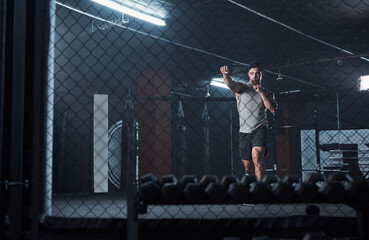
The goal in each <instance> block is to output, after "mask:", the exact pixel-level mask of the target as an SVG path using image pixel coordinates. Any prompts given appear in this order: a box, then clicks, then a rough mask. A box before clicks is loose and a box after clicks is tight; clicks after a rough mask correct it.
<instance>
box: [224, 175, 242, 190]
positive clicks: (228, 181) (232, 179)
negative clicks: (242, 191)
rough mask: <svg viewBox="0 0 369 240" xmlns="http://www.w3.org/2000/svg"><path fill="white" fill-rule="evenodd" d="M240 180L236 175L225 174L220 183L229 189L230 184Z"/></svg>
mask: <svg viewBox="0 0 369 240" xmlns="http://www.w3.org/2000/svg"><path fill="white" fill-rule="evenodd" d="M238 182H239V180H238V178H237V177H236V176H234V175H225V176H223V177H222V179H221V180H220V184H222V185H224V187H225V188H226V190H227V191H228V188H229V186H230V185H231V184H232V183H238Z"/></svg>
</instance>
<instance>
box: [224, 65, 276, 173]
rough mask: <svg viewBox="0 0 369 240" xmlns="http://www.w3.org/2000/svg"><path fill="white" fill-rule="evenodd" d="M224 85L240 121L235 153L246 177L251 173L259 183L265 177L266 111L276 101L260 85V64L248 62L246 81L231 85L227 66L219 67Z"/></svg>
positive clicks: (261, 72)
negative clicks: (237, 147) (228, 91)
mask: <svg viewBox="0 0 369 240" xmlns="http://www.w3.org/2000/svg"><path fill="white" fill-rule="evenodd" d="M220 72H221V73H222V74H223V78H224V82H225V84H226V85H227V86H228V88H229V89H230V90H231V91H232V92H233V93H235V95H236V100H237V110H238V114H239V120H240V131H239V139H240V142H239V150H240V155H241V159H242V162H243V164H244V166H245V170H246V173H247V174H255V175H256V176H257V177H258V179H259V180H262V179H263V177H264V176H265V165H264V155H265V154H266V151H267V141H268V139H267V137H268V132H267V126H268V121H267V110H269V111H270V112H271V113H274V112H275V111H276V109H277V106H278V105H277V102H276V101H275V97H274V94H273V93H272V92H269V91H267V90H266V89H264V88H263V87H261V86H260V83H261V79H262V77H263V68H262V65H261V64H260V63H258V62H251V63H250V65H249V69H248V75H249V82H248V83H241V82H235V81H233V80H232V78H231V77H230V76H229V68H228V66H222V67H220Z"/></svg>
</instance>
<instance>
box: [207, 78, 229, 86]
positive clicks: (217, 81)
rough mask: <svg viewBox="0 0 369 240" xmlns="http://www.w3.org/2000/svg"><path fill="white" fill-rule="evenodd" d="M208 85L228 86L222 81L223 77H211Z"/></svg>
mask: <svg viewBox="0 0 369 240" xmlns="http://www.w3.org/2000/svg"><path fill="white" fill-rule="evenodd" d="M210 85H212V86H216V87H221V88H228V86H227V85H226V84H225V83H224V80H223V78H213V79H212V80H211V82H210Z"/></svg>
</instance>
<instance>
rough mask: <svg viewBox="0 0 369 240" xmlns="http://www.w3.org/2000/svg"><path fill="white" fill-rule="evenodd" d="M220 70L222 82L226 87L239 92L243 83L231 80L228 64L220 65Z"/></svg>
mask: <svg viewBox="0 0 369 240" xmlns="http://www.w3.org/2000/svg"><path fill="white" fill-rule="evenodd" d="M220 72H221V73H222V74H223V79H224V83H225V84H226V85H227V86H228V88H229V89H230V90H231V91H232V92H234V93H239V92H240V91H241V89H242V87H243V86H244V84H243V83H240V82H235V81H233V80H232V78H231V77H230V76H229V68H228V66H222V67H220Z"/></svg>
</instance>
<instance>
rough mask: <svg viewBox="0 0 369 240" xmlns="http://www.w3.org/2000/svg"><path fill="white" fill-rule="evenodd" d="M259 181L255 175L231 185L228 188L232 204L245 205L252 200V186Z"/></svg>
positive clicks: (244, 177) (245, 177)
mask: <svg viewBox="0 0 369 240" xmlns="http://www.w3.org/2000/svg"><path fill="white" fill-rule="evenodd" d="M257 181H258V179H257V178H256V176H255V175H247V176H243V177H242V178H241V181H239V182H235V183H231V184H230V185H229V187H228V191H227V195H228V197H229V200H230V202H233V203H245V202H246V201H248V200H249V198H250V184H254V183H255V182H257Z"/></svg>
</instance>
